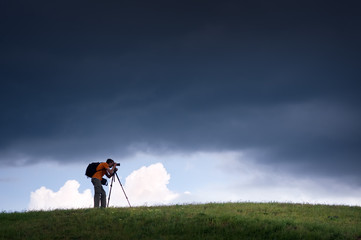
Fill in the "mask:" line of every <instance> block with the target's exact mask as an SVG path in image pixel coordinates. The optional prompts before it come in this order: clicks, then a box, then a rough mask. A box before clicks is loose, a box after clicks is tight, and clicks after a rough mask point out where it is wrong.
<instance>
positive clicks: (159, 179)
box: [109, 163, 179, 206]
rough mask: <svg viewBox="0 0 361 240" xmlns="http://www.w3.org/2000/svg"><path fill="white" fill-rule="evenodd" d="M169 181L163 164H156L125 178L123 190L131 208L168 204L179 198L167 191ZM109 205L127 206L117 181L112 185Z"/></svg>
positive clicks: (142, 168) (176, 194)
mask: <svg viewBox="0 0 361 240" xmlns="http://www.w3.org/2000/svg"><path fill="white" fill-rule="evenodd" d="M169 180H170V175H169V174H168V173H167V170H166V169H165V168H164V166H163V164H161V163H156V164H152V165H150V166H149V167H145V166H143V167H141V168H140V169H138V170H135V171H133V172H132V173H131V174H130V175H129V176H128V177H127V178H126V182H125V185H124V190H125V193H126V195H127V196H128V198H129V201H130V204H131V205H132V206H139V205H158V204H169V203H171V202H172V201H174V200H175V199H176V198H177V197H178V196H179V194H178V193H174V192H172V191H171V190H169V189H168V187H167V184H168V183H169ZM109 185H110V184H109ZM109 205H110V206H128V203H127V202H126V198H125V195H124V193H123V191H122V189H121V186H120V184H119V182H118V180H117V179H116V181H115V182H114V183H113V188H112V193H111V197H110V203H109Z"/></svg>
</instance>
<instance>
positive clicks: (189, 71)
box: [0, 1, 361, 174]
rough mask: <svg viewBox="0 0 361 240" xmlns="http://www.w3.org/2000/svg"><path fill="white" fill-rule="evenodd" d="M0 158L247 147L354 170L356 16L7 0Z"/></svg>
mask: <svg viewBox="0 0 361 240" xmlns="http://www.w3.org/2000/svg"><path fill="white" fill-rule="evenodd" d="M1 9H2V10H1V28H2V29H3V33H4V34H3V37H2V38H1V52H2V54H1V59H0V61H1V66H2V67H1V79H2V80H1V82H2V87H1V90H0V93H1V96H0V99H1V104H0V108H1V112H2V117H1V120H0V121H1V122H0V124H1V125H0V131H1V139H0V159H1V161H2V162H8V161H11V160H12V159H20V160H23V161H26V162H28V163H32V162H34V161H41V160H43V159H53V160H57V161H74V160H84V159H88V158H95V157H100V158H104V156H108V155H109V154H118V155H119V154H129V153H131V152H132V151H137V150H143V149H144V148H152V149H159V150H168V151H198V150H206V151H207V150H208V151H215V150H216V151H217V150H242V151H245V152H248V153H250V155H252V156H253V157H254V158H257V160H258V161H262V162H265V163H267V164H280V165H282V164H288V165H294V166H302V167H303V169H305V168H312V169H314V171H316V172H322V171H323V172H324V173H325V174H327V173H335V172H336V173H337V172H339V174H357V172H356V171H357V169H359V167H360V164H361V159H360V156H361V152H360V149H361V148H360V136H361V128H360V120H361V119H360V118H361V113H360V109H359V106H360V96H359V90H360V83H359V79H360V76H361V74H360V69H359V66H360V63H361V62H360V57H359V56H360V52H361V51H360V45H359V42H360V40H361V36H360V33H361V31H360V23H361V21H360V16H359V14H358V11H357V8H356V5H355V3H353V2H347V3H346V2H345V3H342V5H341V4H340V3H332V2H327V4H324V3H322V2H317V1H316V2H315V1H313V2H310V3H307V2H304V1H303V2H302V3H301V2H300V3H290V2H288V1H284V2H278V3H275V2H272V3H271V2H268V1H251V2H244V3H239V2H235V1H234V2H233V1H222V3H217V4H216V3H209V2H208V1H206V2H194V1H193V2H184V1H182V2H172V1H164V2H158V3H157V4H155V3H151V2H137V1H131V2H127V1H123V2H117V3H111V2H108V3H100V2H92V1H88V2H86V3H85V4H80V3H79V2H78V3H74V2H72V3H66V2H59V3H43V4H39V3H34V2H24V3H19V2H15V1H14V2H13V1H12V2H7V3H2V7H1Z"/></svg>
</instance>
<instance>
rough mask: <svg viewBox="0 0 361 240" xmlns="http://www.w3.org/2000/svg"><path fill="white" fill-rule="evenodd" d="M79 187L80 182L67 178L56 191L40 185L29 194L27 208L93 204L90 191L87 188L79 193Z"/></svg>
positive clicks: (86, 205)
mask: <svg viewBox="0 0 361 240" xmlns="http://www.w3.org/2000/svg"><path fill="white" fill-rule="evenodd" d="M79 187H80V184H79V183H78V182H77V181H75V180H68V181H67V182H66V183H65V184H64V186H62V187H61V188H60V189H59V191H57V192H54V191H52V190H51V189H47V188H46V187H41V188H39V189H37V190H36V191H35V192H32V193H31V194H30V203H29V206H28V209H29V210H52V209H69V208H88V207H90V206H93V196H92V193H91V191H90V190H89V189H87V190H85V191H84V192H83V193H80V192H79V191H78V189H79Z"/></svg>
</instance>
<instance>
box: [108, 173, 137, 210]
mask: <svg viewBox="0 0 361 240" xmlns="http://www.w3.org/2000/svg"><path fill="white" fill-rule="evenodd" d="M114 176H117V178H118V182H119V184H120V186H121V187H122V190H123V193H124V196H125V198H126V199H127V201H128V204H129V207H132V206H130V202H129V199H128V197H127V194H125V191H124V188H123V185H122V183H121V182H120V180H119V177H118V174H117V172H114V174H113V176H112V179H111V180H110V182H111V183H110V190H109V196H108V205H107V207H109V201H110V194H112V188H113V182H115V177H114Z"/></svg>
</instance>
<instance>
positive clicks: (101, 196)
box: [100, 186, 107, 208]
mask: <svg viewBox="0 0 361 240" xmlns="http://www.w3.org/2000/svg"><path fill="white" fill-rule="evenodd" d="M101 187H102V193H101V195H100V199H101V203H102V208H105V207H106V205H107V195H106V193H105V190H104V188H103V186H101Z"/></svg>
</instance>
